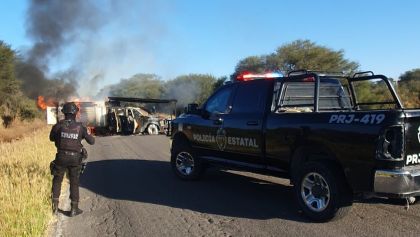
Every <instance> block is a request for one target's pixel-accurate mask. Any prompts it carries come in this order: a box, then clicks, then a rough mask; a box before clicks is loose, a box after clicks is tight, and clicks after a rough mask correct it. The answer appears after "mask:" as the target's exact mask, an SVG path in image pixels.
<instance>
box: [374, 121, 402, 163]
mask: <svg viewBox="0 0 420 237" xmlns="http://www.w3.org/2000/svg"><path fill="white" fill-rule="evenodd" d="M403 151H404V127H403V126H402V125H397V126H392V127H388V128H386V129H385V130H383V132H382V134H381V135H380V136H379V141H378V147H377V149H376V158H377V159H379V160H392V161H400V160H403Z"/></svg>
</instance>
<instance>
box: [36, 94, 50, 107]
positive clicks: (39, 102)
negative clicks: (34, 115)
mask: <svg viewBox="0 0 420 237" xmlns="http://www.w3.org/2000/svg"><path fill="white" fill-rule="evenodd" d="M36 104H37V105H38V108H40V109H42V110H46V109H47V107H48V106H55V103H54V100H52V99H50V98H49V99H48V100H47V101H45V98H44V96H42V95H40V96H38V100H37V103H36Z"/></svg>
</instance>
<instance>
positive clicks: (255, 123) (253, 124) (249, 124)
mask: <svg viewBox="0 0 420 237" xmlns="http://www.w3.org/2000/svg"><path fill="white" fill-rule="evenodd" d="M246 125H248V126H257V125H258V121H248V122H246Z"/></svg>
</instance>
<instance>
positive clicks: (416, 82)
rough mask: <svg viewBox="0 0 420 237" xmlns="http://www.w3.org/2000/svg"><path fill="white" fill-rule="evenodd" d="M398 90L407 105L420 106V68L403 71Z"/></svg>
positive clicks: (408, 106) (410, 106)
mask: <svg viewBox="0 0 420 237" xmlns="http://www.w3.org/2000/svg"><path fill="white" fill-rule="evenodd" d="M397 91H398V93H399V94H400V97H401V100H402V101H403V103H404V106H405V107H407V108H420V68H417V69H413V70H411V71H407V72H405V73H403V74H402V75H401V76H400V80H399V82H398V86H397Z"/></svg>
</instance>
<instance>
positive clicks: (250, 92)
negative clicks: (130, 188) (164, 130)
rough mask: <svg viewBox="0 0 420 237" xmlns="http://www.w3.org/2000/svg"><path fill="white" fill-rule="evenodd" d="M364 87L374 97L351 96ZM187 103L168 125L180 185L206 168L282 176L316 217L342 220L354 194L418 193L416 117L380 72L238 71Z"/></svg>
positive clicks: (419, 167) (418, 113) (418, 121)
mask: <svg viewBox="0 0 420 237" xmlns="http://www.w3.org/2000/svg"><path fill="white" fill-rule="evenodd" d="M369 81H370V82H369ZM372 85H374V86H372ZM366 88H368V89H369V88H370V89H372V88H374V89H378V90H379V89H380V90H382V91H383V97H381V98H367V97H366V98H365V97H360V96H358V92H359V91H360V90H366ZM190 107H191V108H193V109H190V110H188V111H187V113H185V114H183V115H181V116H180V117H178V118H177V119H175V120H174V121H173V123H172V129H173V131H172V139H173V142H172V148H171V163H172V167H173V170H174V172H175V174H177V176H178V177H180V178H181V179H185V180H191V179H197V178H199V177H200V175H201V174H202V172H203V170H204V167H205V166H207V165H222V166H225V167H230V168H235V169H243V170H250V171H255V172H260V173H267V174H272V175H277V176H280V177H286V178H289V179H290V180H291V183H292V184H294V187H295V193H296V196H297V200H298V202H299V205H300V207H301V208H302V210H303V211H304V213H305V214H307V215H308V217H310V218H312V219H314V220H319V221H327V220H331V219H334V218H339V217H341V216H344V215H345V213H347V212H348V211H349V209H350V206H351V203H352V200H353V196H354V195H355V194H364V193H370V194H372V193H373V194H375V195H379V196H384V197H399V198H406V197H415V196H418V195H420V165H419V164H420V161H419V152H420V130H419V129H420V111H419V110H405V109H404V108H403V106H402V103H401V101H400V99H399V97H398V95H397V93H396V92H395V90H394V88H393V86H392V83H391V82H390V81H389V80H388V78H386V77H385V76H383V75H374V74H373V73H372V72H364V73H357V74H355V75H353V76H352V77H348V76H347V77H346V76H341V75H330V74H321V73H315V72H309V71H298V72H292V73H289V74H288V75H287V76H280V75H273V74H263V75H240V76H239V77H238V78H237V80H236V81H235V82H233V83H230V84H226V85H224V86H223V87H221V88H220V89H219V90H217V91H216V92H215V93H214V94H213V95H211V96H210V97H209V99H208V100H207V101H206V102H205V103H204V104H203V105H202V106H201V107H200V108H197V109H196V106H190Z"/></svg>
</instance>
